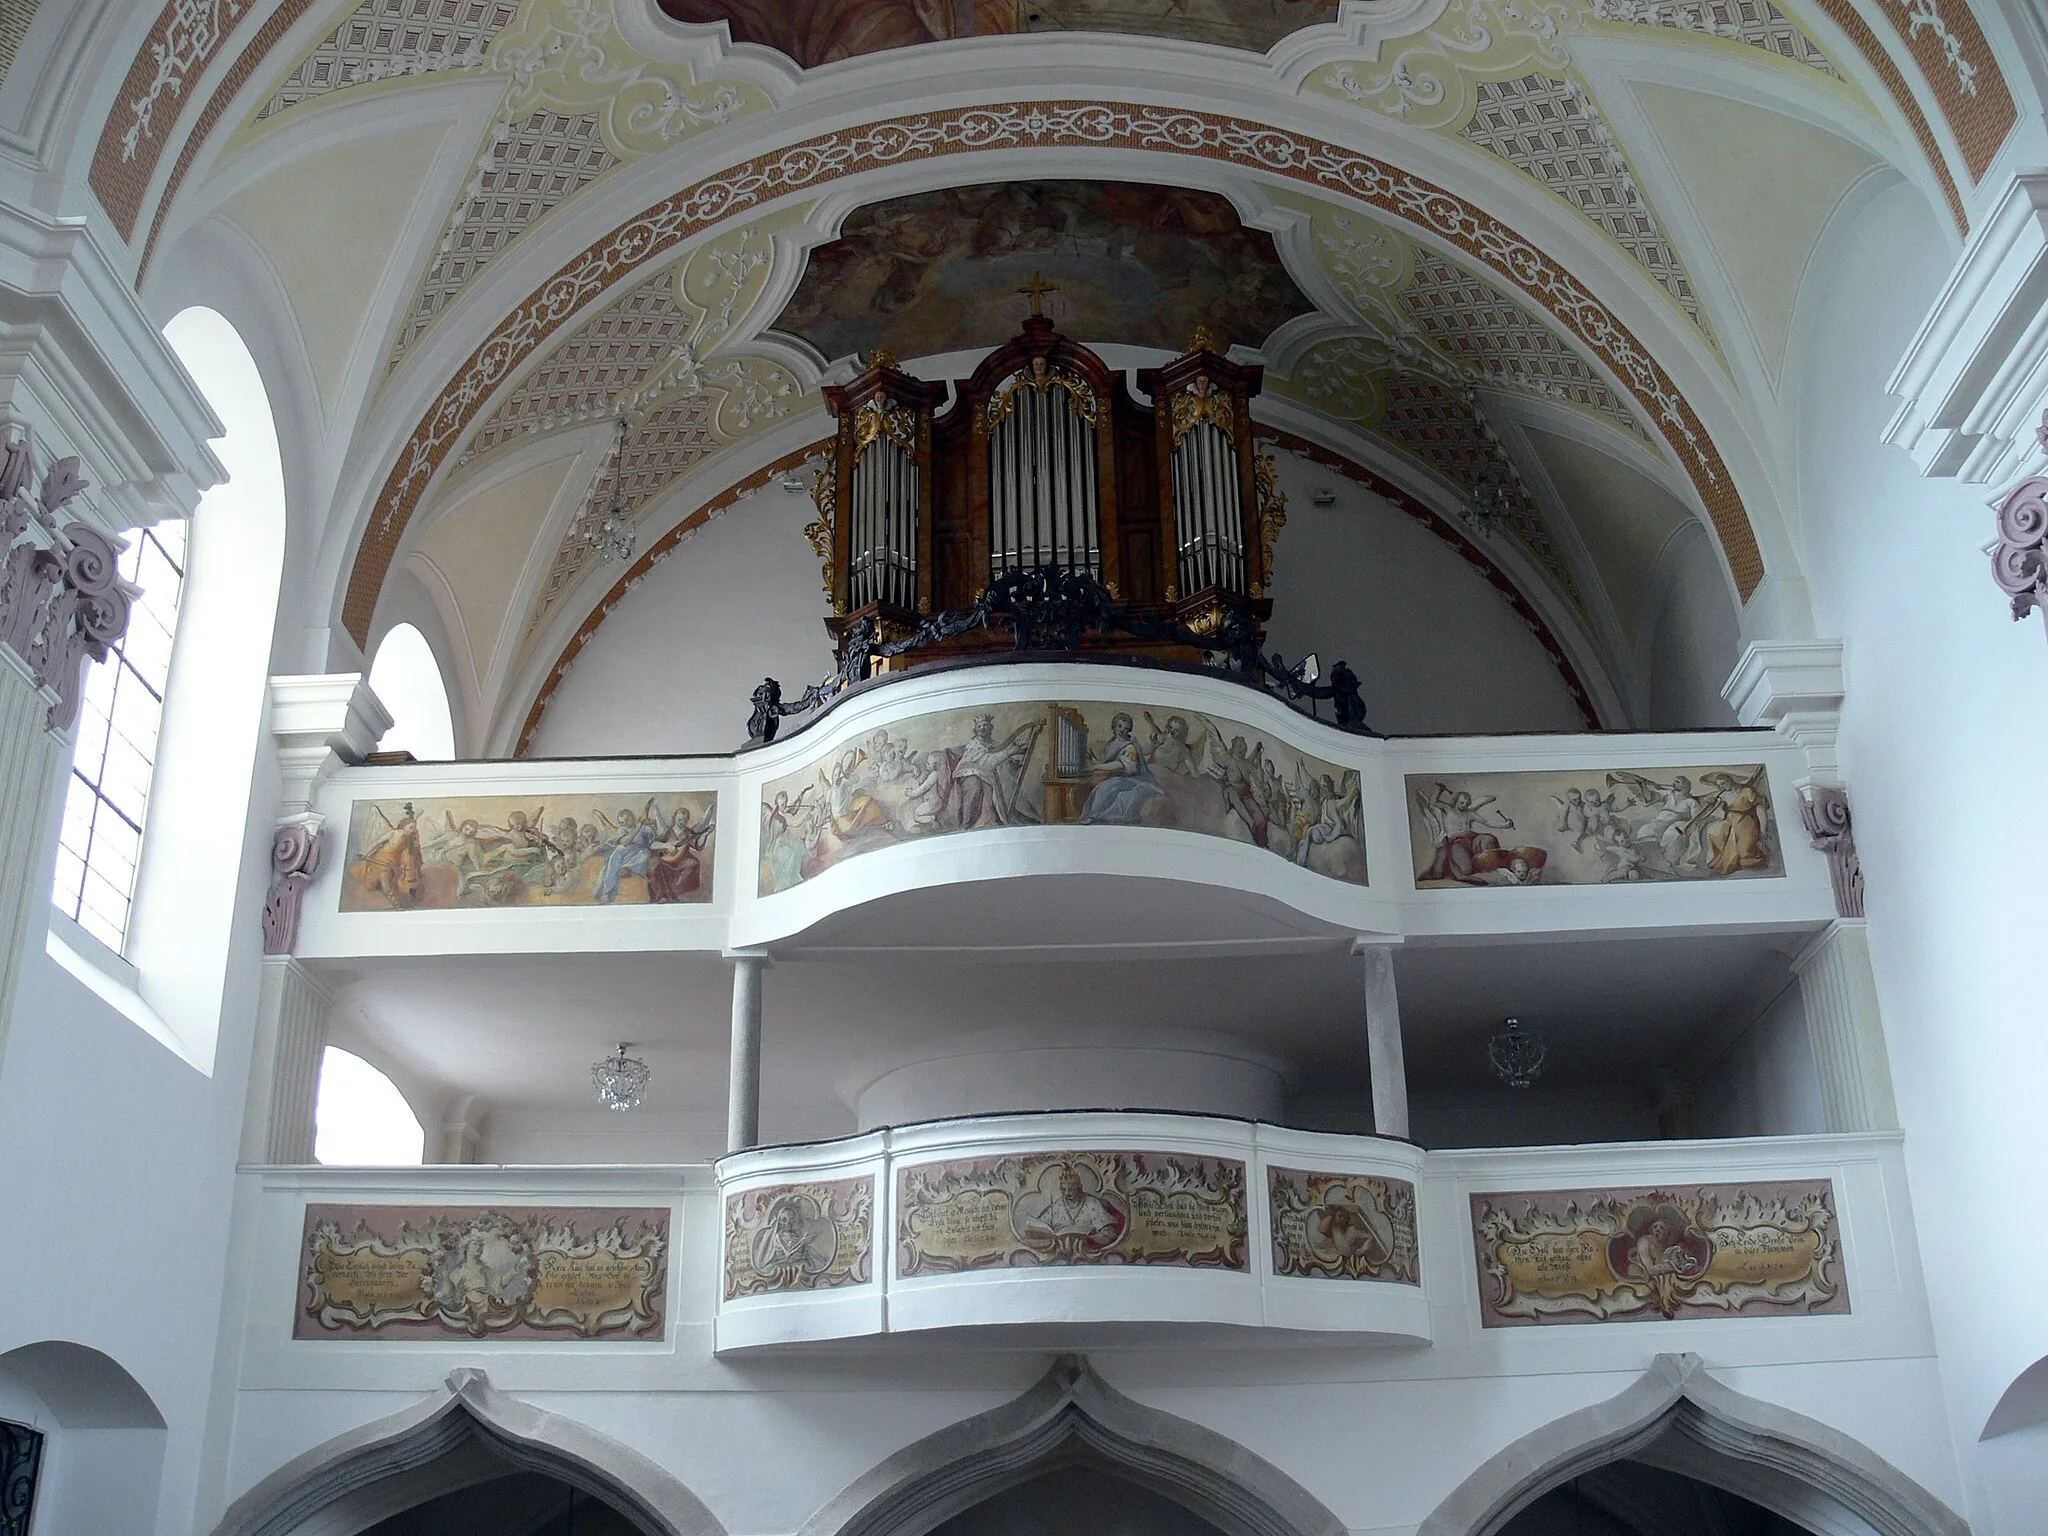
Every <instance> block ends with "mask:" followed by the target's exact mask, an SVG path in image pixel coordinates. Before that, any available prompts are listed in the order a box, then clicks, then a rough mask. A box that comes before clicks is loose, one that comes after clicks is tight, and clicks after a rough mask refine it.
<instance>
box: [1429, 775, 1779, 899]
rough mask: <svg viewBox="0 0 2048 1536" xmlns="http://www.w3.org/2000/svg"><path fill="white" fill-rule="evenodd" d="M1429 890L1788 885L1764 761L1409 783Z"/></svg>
mask: <svg viewBox="0 0 2048 1536" xmlns="http://www.w3.org/2000/svg"><path fill="white" fill-rule="evenodd" d="M1408 834H1409V842H1410V844H1411V846H1412V848H1413V852H1414V855H1415V884H1416V886H1417V887H1418V888H1420V889H1422V890H1439V889H1441V890H1455V889H1457V888H1458V887H1460V886H1472V885H1615V884H1628V883H1632V882H1638V881H1672V880H1727V879H1744V878H1748V879H1755V878H1758V877H1770V876H1781V875H1783V874H1784V873H1785V860H1784V854H1783V850H1782V846H1781V844H1780V843H1779V840H1778V826H1777V821H1776V819H1775V817H1773V815H1772V814H1771V786H1770V779H1769V777H1768V776H1767V775H1766V774H1765V772H1764V769H1763V765H1762V764H1761V763H1743V764H1737V765H1735V766H1721V767H1700V768H1652V769H1643V770H1641V771H1635V770H1625V769H1613V770H1607V769H1587V770H1585V771H1583V772H1573V773H1461V774H1410V775H1409V776H1408Z"/></svg>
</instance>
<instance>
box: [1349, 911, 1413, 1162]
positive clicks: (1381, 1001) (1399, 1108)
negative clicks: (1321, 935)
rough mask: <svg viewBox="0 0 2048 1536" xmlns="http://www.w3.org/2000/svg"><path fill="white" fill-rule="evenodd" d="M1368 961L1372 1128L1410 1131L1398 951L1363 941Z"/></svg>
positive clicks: (1361, 950) (1382, 1131) (1361, 951)
mask: <svg viewBox="0 0 2048 1536" xmlns="http://www.w3.org/2000/svg"><path fill="white" fill-rule="evenodd" d="M1357 954H1358V956H1359V958H1360V960H1361V961H1363V963H1364V965H1365V1040H1366V1052H1367V1057H1368V1060H1369V1061H1370V1063H1371V1066H1372V1128H1373V1129H1374V1130H1375V1131H1377V1132H1378V1133H1379V1134H1380V1135H1382V1136H1401V1137H1405V1136H1407V1134H1408V1067H1407V1063H1406V1062H1405V1061H1404V1060H1403V1059H1402V1055H1401V995H1400V993H1399V991H1398V990H1397V989H1396V988H1395V986H1394V951H1393V947H1392V946H1391V945H1387V944H1360V945H1359V946H1358V947H1357Z"/></svg>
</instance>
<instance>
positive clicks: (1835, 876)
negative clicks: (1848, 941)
mask: <svg viewBox="0 0 2048 1536" xmlns="http://www.w3.org/2000/svg"><path fill="white" fill-rule="evenodd" d="M1799 819H1800V820H1801V821H1803V822H1805V823H1806V833H1807V836H1808V837H1810V838H1811V839H1812V840H1813V846H1814V847H1815V848H1816V849H1818V850H1819V851H1820V852H1821V853H1824V854H1826V855H1827V860H1828V879H1829V880H1830V881H1831V882H1832V883H1833V885H1834V888H1835V912H1836V915H1837V916H1840V917H1861V916H1862V915H1863V865H1862V862H1861V861H1860V860H1859V859H1858V858H1857V857H1856V833H1855V829H1854V827H1853V826H1852V825H1851V818H1850V815H1849V796H1848V793H1847V792H1846V791H1844V790H1840V789H1835V788H1833V787H1831V786H1829V785H1825V784H1814V785H1809V786H1808V787H1807V788H1806V789H1804V790H1802V791H1800V796H1799Z"/></svg>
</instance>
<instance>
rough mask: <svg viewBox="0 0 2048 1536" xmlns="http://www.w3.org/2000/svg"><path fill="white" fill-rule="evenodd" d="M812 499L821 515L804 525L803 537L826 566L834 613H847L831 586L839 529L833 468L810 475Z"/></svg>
mask: <svg viewBox="0 0 2048 1536" xmlns="http://www.w3.org/2000/svg"><path fill="white" fill-rule="evenodd" d="M811 500H812V501H814V502H816V503H817V507H818V516H817V518H816V519H815V520H814V521H812V522H808V523H805V524H804V537H805V538H806V539H807V540H809V541H810V545H811V553H812V554H814V555H816V556H817V557H818V563H819V564H820V565H821V566H823V567H824V578H825V595H826V596H827V597H829V598H831V599H832V611H833V612H834V613H844V612H846V604H845V603H844V602H843V601H841V600H840V597H839V595H838V593H837V592H835V591H834V590H833V583H832V536H833V534H834V533H836V532H837V531H838V528H839V485H838V482H837V480H836V479H835V478H834V476H833V474H832V471H831V470H830V469H821V470H819V471H818V472H817V473H816V474H814V475H813V476H811Z"/></svg>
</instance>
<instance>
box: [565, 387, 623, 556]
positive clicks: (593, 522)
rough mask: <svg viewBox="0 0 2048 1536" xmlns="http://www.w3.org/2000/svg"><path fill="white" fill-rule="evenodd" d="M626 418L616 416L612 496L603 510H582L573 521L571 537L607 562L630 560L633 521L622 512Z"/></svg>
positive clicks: (592, 508) (591, 508)
mask: <svg viewBox="0 0 2048 1536" xmlns="http://www.w3.org/2000/svg"><path fill="white" fill-rule="evenodd" d="M625 474H626V418H625V416H624V415H621V416H620V417H619V437H618V441H617V442H616V443H615V444H614V445H613V447H612V493H611V496H610V497H609V498H608V499H607V500H606V502H605V504H604V510H603V511H602V512H600V511H598V510H597V509H596V508H595V507H585V508H584V509H583V514H582V516H580V517H579V518H577V520H576V528H575V533H574V537H575V539H576V541H577V543H579V544H581V545H582V546H583V548H585V549H587V550H589V551H590V552H591V553H593V554H595V555H596V556H597V558H598V559H600V560H603V561H606V562H607V563H609V562H612V561H616V560H630V559H632V558H633V542H634V539H633V519H632V518H631V517H630V516H628V515H627V512H626V493H625Z"/></svg>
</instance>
